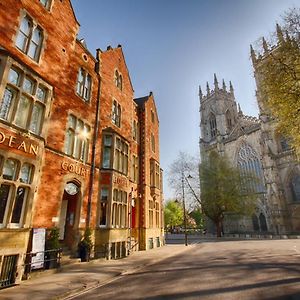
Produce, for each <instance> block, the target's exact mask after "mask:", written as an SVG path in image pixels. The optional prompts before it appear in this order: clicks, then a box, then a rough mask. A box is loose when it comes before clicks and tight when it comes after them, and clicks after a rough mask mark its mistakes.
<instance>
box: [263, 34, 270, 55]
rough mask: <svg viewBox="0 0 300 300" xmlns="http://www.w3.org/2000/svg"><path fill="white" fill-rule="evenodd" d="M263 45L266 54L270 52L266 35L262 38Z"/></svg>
mask: <svg viewBox="0 0 300 300" xmlns="http://www.w3.org/2000/svg"><path fill="white" fill-rule="evenodd" d="M262 46H263V48H264V51H265V54H266V53H267V52H269V48H268V44H267V42H266V40H265V38H264V37H263V38H262Z"/></svg>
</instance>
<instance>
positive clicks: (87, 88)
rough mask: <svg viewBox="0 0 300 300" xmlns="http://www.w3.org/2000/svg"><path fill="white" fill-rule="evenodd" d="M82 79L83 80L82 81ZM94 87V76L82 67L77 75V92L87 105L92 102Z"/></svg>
mask: <svg viewBox="0 0 300 300" xmlns="http://www.w3.org/2000/svg"><path fill="white" fill-rule="evenodd" d="M80 78H82V79H81V81H80ZM92 85H93V80H92V76H91V75H90V74H89V73H88V72H87V71H86V70H85V69H84V68H83V67H80V68H79V70H78V73H77V79H76V87H75V92H76V95H77V96H79V97H80V98H81V99H83V100H84V102H86V103H88V102H90V100H91V95H92Z"/></svg>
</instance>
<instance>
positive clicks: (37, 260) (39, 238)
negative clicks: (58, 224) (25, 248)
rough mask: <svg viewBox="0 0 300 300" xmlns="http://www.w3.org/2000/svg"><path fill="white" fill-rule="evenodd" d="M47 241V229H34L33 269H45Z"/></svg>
mask: <svg viewBox="0 0 300 300" xmlns="http://www.w3.org/2000/svg"><path fill="white" fill-rule="evenodd" d="M45 241H46V229H45V228H34V229H33V236H32V253H33V254H34V255H33V256H32V258H31V269H41V268H43V267H44V256H45V252H44V251H45Z"/></svg>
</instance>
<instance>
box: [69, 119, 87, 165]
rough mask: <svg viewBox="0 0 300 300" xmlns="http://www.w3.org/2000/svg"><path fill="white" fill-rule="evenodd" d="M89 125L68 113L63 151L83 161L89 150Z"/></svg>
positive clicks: (85, 159)
mask: <svg viewBox="0 0 300 300" xmlns="http://www.w3.org/2000/svg"><path fill="white" fill-rule="evenodd" d="M89 134H90V127H89V126H88V125H87V124H85V123H84V122H83V121H81V120H80V119H78V118H76V117H74V116H73V115H69V118H68V127H67V132H66V139H65V153H66V154H67V155H70V156H72V157H73V158H76V159H78V160H81V161H83V162H86V161H87V158H88V152H89Z"/></svg>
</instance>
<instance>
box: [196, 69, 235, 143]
mask: <svg viewBox="0 0 300 300" xmlns="http://www.w3.org/2000/svg"><path fill="white" fill-rule="evenodd" d="M199 98H200V118H201V122H200V128H201V139H200V144H205V145H211V144H214V143H215V142H216V141H217V137H218V136H220V137H221V138H222V137H223V138H226V137H227V136H228V135H229V134H230V133H231V131H232V130H233V128H234V125H235V124H236V122H237V119H238V114H239V111H238V109H237V104H236V101H235V97H234V90H233V86H232V84H231V82H230V84H229V89H227V88H226V84H225V81H224V79H223V82H222V87H219V83H218V79H217V76H216V74H214V89H212V90H211V89H210V87H209V84H208V82H207V85H206V95H203V94H202V90H201V87H199Z"/></svg>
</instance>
